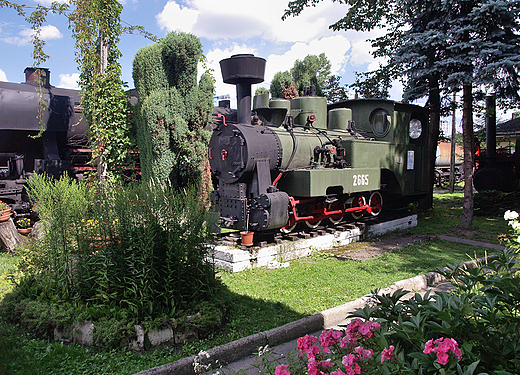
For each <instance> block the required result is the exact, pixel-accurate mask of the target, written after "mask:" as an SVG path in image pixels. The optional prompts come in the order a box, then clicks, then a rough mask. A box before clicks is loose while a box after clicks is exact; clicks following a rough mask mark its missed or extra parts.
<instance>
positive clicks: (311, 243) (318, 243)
mask: <svg viewBox="0 0 520 375" xmlns="http://www.w3.org/2000/svg"><path fill="white" fill-rule="evenodd" d="M363 226H364V227H365V228H364V229H363ZM415 226H417V215H415V214H414V215H409V216H405V217H401V218H398V219H394V220H389V221H386V222H383V223H376V224H366V225H365V223H349V224H342V225H338V226H336V227H334V228H327V229H324V230H322V232H323V233H324V234H322V235H319V236H316V237H312V236H311V234H309V233H303V234H294V235H291V236H286V238H288V239H286V240H283V241H280V243H276V244H269V245H268V244H257V245H256V246H252V247H250V248H245V247H241V246H239V245H238V242H237V245H216V246H213V251H212V252H211V256H212V259H213V261H214V263H215V266H216V267H217V268H223V269H226V270H228V271H231V272H240V271H243V270H245V269H248V268H254V267H265V266H267V265H268V264H269V262H272V261H274V260H277V261H283V262H287V261H290V260H294V259H297V258H301V257H306V256H309V255H311V254H312V252H313V251H316V250H326V249H330V248H332V247H337V246H344V245H348V244H349V243H352V242H358V241H361V240H362V239H364V238H368V237H374V236H379V235H381V234H384V233H387V232H393V231H397V230H405V229H408V228H412V227H415ZM300 237H303V238H300ZM306 237H307V238H306ZM262 245H263V246H262Z"/></svg>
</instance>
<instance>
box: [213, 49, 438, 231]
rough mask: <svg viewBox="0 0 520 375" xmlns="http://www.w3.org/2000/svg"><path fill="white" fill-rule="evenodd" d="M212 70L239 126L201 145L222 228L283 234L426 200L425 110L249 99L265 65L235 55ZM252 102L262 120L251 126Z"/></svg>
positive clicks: (223, 125) (373, 102)
mask: <svg viewBox="0 0 520 375" xmlns="http://www.w3.org/2000/svg"><path fill="white" fill-rule="evenodd" d="M220 65H221V69H222V75H223V78H224V82H226V83H230V84H235V85H237V102H238V112H237V113H238V119H237V123H227V122H226V121H222V122H220V123H219V124H218V125H217V126H216V127H215V129H214V131H213V135H212V138H211V140H210V145H209V154H208V157H209V162H210V166H211V170H212V175H213V178H214V181H215V182H216V183H215V185H216V186H215V190H214V191H213V193H212V203H213V207H214V209H215V211H217V212H218V216H219V222H220V224H221V226H223V227H227V228H234V229H238V230H241V231H267V230H272V229H276V230H278V229H281V230H282V231H284V232H290V231H292V230H293V229H294V228H295V227H296V225H298V224H299V223H303V224H304V225H307V226H308V227H310V228H316V227H317V226H319V225H321V224H322V221H323V220H328V222H329V223H332V224H338V223H340V222H341V221H343V220H345V219H346V218H347V217H352V218H353V219H356V220H358V219H360V218H361V217H362V216H363V215H373V216H376V215H378V214H379V213H380V212H381V210H382V209H383V206H384V205H385V206H388V205H391V206H402V205H404V204H407V203H409V202H412V201H415V200H418V199H420V198H422V197H424V196H425V194H426V192H427V190H428V186H427V180H428V179H427V176H426V171H427V162H428V160H427V140H428V125H429V122H428V116H429V112H428V110H427V109H425V108H423V107H420V106H416V105H410V104H403V103H398V102H394V101H390V100H383V99H355V100H347V101H343V102H338V103H335V104H332V105H328V106H327V102H326V99H325V98H323V97H317V96H313V95H309V96H302V97H296V98H293V99H291V100H282V99H276V98H274V99H269V96H268V95H260V96H255V97H254V98H253V100H251V85H252V84H255V83H259V82H262V81H263V74H264V70H265V60H264V59H261V58H258V57H255V56H253V55H235V56H232V57H231V58H228V59H224V60H222V61H221V62H220ZM311 94H312V93H311ZM251 101H252V102H253V103H252V104H253V110H254V111H255V112H256V114H257V115H258V118H259V119H260V123H261V124H256V125H254V124H252V123H251ZM383 202H384V205H383Z"/></svg>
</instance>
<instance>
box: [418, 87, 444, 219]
mask: <svg viewBox="0 0 520 375" xmlns="http://www.w3.org/2000/svg"><path fill="white" fill-rule="evenodd" d="M429 102H430V126H429V128H430V131H429V133H428V146H427V147H428V170H427V171H426V176H427V178H428V192H427V195H426V197H425V198H424V199H421V201H419V208H420V209H424V210H429V209H430V208H432V207H433V185H434V181H435V158H436V156H437V143H438V141H439V127H440V103H441V97H440V91H439V81H438V79H436V78H431V79H430V90H429Z"/></svg>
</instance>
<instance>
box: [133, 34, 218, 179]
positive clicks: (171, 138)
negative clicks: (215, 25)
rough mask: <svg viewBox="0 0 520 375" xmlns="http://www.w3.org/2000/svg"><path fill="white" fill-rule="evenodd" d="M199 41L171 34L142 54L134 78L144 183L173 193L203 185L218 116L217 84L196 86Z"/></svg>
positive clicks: (204, 82)
mask: <svg viewBox="0 0 520 375" xmlns="http://www.w3.org/2000/svg"><path fill="white" fill-rule="evenodd" d="M201 57H202V45H201V43H200V40H199V39H198V38H197V37H195V36H194V35H192V34H187V33H175V32H172V33H170V34H168V35H167V36H166V37H165V38H164V39H162V40H160V41H159V42H158V43H155V44H153V45H150V46H147V47H144V48H142V49H140V50H139V51H138V52H137V54H136V56H135V59H134V66H133V78H134V83H135V87H136V90H137V97H138V104H137V107H136V115H137V125H136V126H137V138H138V143H139V150H140V158H141V165H142V171H143V179H145V180H150V179H153V180H156V181H160V182H162V183H166V182H167V181H169V182H170V184H171V185H172V186H173V187H180V186H185V185H187V184H196V183H199V182H201V178H202V176H203V174H204V170H205V166H206V165H207V160H206V159H207V145H208V142H209V137H210V132H209V131H208V130H206V129H205V127H206V126H207V125H208V123H209V121H210V120H211V114H212V111H213V79H212V78H211V76H210V75H209V74H208V73H204V74H203V75H202V77H201V79H200V81H199V83H198V84H197V64H198V62H199V61H200V60H201Z"/></svg>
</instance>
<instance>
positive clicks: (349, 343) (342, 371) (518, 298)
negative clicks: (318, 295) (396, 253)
mask: <svg viewBox="0 0 520 375" xmlns="http://www.w3.org/2000/svg"><path fill="white" fill-rule="evenodd" d="M504 219H505V220H507V221H508V223H509V226H510V227H511V229H512V235H511V236H510V241H509V247H508V248H506V249H504V250H502V251H499V252H498V253H497V254H494V255H493V259H490V258H488V259H486V260H485V261H477V260H475V265H476V267H475V268H473V269H467V268H461V267H460V265H459V264H453V265H448V266H447V267H445V268H439V269H438V270H437V272H438V273H440V274H441V275H443V276H445V277H446V278H447V279H448V280H450V282H451V284H452V287H453V290H451V291H449V292H437V293H436V294H435V295H431V294H430V293H429V292H428V293H426V294H425V295H421V294H418V293H416V294H415V295H414V296H413V297H412V298H409V299H405V298H403V297H404V296H405V295H407V294H408V292H406V291H404V290H397V291H395V292H394V293H392V294H379V293H377V291H375V292H373V294H372V295H371V299H372V301H371V303H370V304H369V305H367V306H366V307H364V308H363V309H358V310H356V311H355V312H354V313H352V314H351V315H350V318H354V319H355V320H353V321H352V322H351V323H350V324H349V325H348V326H347V327H346V329H345V330H344V331H334V330H328V331H323V332H322V334H321V335H320V337H319V338H317V337H312V336H308V335H306V336H304V337H301V338H300V339H299V340H298V353H299V356H298V360H297V361H295V362H292V363H284V364H280V365H278V366H277V367H276V369H275V371H274V372H273V371H271V370H269V372H268V373H270V374H273V373H274V374H275V375H303V374H309V375H324V374H329V375H352V374H385V375H391V374H409V375H419V374H422V375H427V374H446V375H448V374H453V375H455V374H457V375H477V374H488V375H513V374H520V344H519V342H520V292H519V291H520V271H518V269H519V267H518V264H517V256H518V252H519V251H520V215H519V214H518V212H516V211H510V210H509V211H507V212H506V213H505V214H504Z"/></svg>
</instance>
